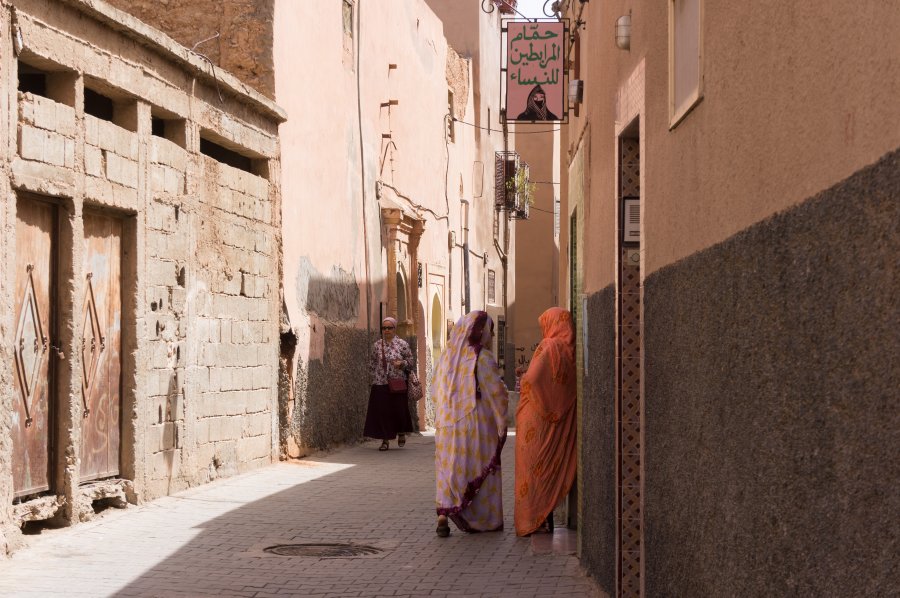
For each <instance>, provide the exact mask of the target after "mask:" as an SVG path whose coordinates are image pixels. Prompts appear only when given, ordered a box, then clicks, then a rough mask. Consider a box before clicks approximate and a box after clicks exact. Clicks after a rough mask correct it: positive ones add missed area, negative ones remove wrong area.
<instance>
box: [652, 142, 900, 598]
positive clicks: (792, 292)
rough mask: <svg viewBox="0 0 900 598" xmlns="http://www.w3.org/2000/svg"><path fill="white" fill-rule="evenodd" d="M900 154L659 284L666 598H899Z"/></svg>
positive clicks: (655, 301)
mask: <svg viewBox="0 0 900 598" xmlns="http://www.w3.org/2000/svg"><path fill="white" fill-rule="evenodd" d="M898 190H900V151H894V152H893V153H891V154H888V155H886V156H885V157H884V158H883V159H881V160H880V161H879V162H877V163H876V164H874V165H872V166H870V167H867V168H865V169H863V170H861V171H859V172H857V173H856V174H854V175H853V176H852V177H850V178H849V179H847V180H845V181H844V182H841V183H839V184H837V185H835V186H833V187H832V188H830V189H828V190H826V191H824V192H822V193H820V194H819V195H817V196H815V197H813V198H811V199H809V200H807V201H805V202H803V203H802V204H800V205H799V206H797V207H795V208H792V209H790V210H788V211H786V212H783V213H781V214H777V215H775V216H773V217H771V218H769V219H767V220H765V221H763V222H761V223H759V224H757V225H755V226H753V227H751V228H749V229H746V230H745V231H743V232H741V233H739V234H738V235H736V236H734V237H732V238H730V239H728V240H727V241H725V242H723V243H720V244H718V245H715V246H713V247H711V248H709V249H706V250H704V251H702V252H700V253H697V254H694V255H693V256H691V257H689V258H687V259H684V260H681V261H679V262H677V263H675V264H673V265H671V266H668V267H665V268H663V269H661V270H659V271H658V272H655V273H653V274H652V275H650V276H649V277H648V278H647V280H646V281H645V299H646V302H645V320H644V321H645V328H644V330H645V343H646V344H645V349H646V353H645V355H646V369H645V373H646V378H645V384H646V387H645V389H646V430H647V432H646V438H647V443H646V449H645V451H646V452H645V457H646V460H645V463H646V465H645V467H646V469H645V473H646V480H647V481H646V485H645V492H646V494H645V498H644V501H645V522H646V529H645V538H646V548H645V551H646V552H645V555H646V561H645V562H646V589H647V594H648V595H650V596H658V595H670V596H723V595H738V596H787V595H799V596H886V595H890V594H892V593H894V592H895V591H896V588H897V587H898V578H897V568H896V566H895V560H896V559H895V555H896V554H897V553H898V551H900V540H898V538H900V525H898V519H897V513H898V512H900V494H898V493H897V490H896V483H897V480H898V479H900V468H898V465H897V463H898V461H897V458H896V455H897V453H898V451H900V432H898V431H900V418H898V410H897V398H898V394H897V389H898V388H900V369H898V366H897V355H898V352H900V335H898V333H897V331H898V330H900V311H898V308H897V297H898V296H900V279H898V276H897V256H898V255H900V228H898V223H900V191H898Z"/></svg>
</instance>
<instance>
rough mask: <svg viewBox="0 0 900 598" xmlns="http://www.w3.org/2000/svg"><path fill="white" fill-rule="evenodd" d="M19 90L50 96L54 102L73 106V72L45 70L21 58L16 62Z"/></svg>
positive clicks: (74, 76) (74, 77)
mask: <svg viewBox="0 0 900 598" xmlns="http://www.w3.org/2000/svg"><path fill="white" fill-rule="evenodd" d="M18 76H19V82H18V87H19V91H21V92H22V93H31V94H34V95H38V96H42V97H45V98H50V99H51V100H53V101H54V102H58V103H60V104H65V105H66V106H70V107H73V108H74V107H75V79H76V75H75V73H72V72H68V71H62V70H59V71H47V70H44V69H42V68H39V67H36V66H31V65H30V64H27V63H25V62H22V61H21V60H20V61H19V63H18Z"/></svg>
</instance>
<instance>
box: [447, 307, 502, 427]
mask: <svg viewBox="0 0 900 598" xmlns="http://www.w3.org/2000/svg"><path fill="white" fill-rule="evenodd" d="M493 327H494V322H493V320H491V318H490V316H488V315H487V312H484V311H472V312H469V313H467V314H466V315H464V316H463V317H462V318H460V319H459V321H458V322H457V323H456V326H454V327H453V331H452V332H451V333H450V341H449V342H448V343H447V348H446V349H444V353H443V354H442V355H441V358H440V361H438V364H437V367H436V368H435V372H434V382H433V384H434V393H435V395H434V396H435V403H436V414H435V426H436V427H438V428H441V427H445V426H449V425H452V424H455V423H456V422H458V421H459V420H461V419H462V418H464V417H465V416H466V415H468V414H469V413H471V412H472V410H473V409H475V405H476V401H477V400H478V398H479V397H478V395H479V394H480V393H479V389H478V381H477V379H476V367H477V365H478V356H479V354H480V353H481V351H482V349H483V348H484V346H485V345H486V344H487V342H488V340H489V339H490V334H491V330H493Z"/></svg>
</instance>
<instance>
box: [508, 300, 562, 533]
mask: <svg viewBox="0 0 900 598" xmlns="http://www.w3.org/2000/svg"><path fill="white" fill-rule="evenodd" d="M538 322H540V325H541V332H542V333H543V335H544V339H543V340H542V341H541V342H540V344H539V345H538V347H537V349H536V350H535V352H534V356H533V357H532V358H531V364H530V365H529V366H528V371H527V372H525V375H524V376H522V392H521V395H520V397H519V406H518V408H517V410H516V435H517V439H516V478H515V486H516V512H515V517H514V519H515V523H516V533H517V534H518V535H520V536H523V535H527V534H530V533H532V532H533V531H534V530H536V529H537V528H538V527H539V526H540V525H541V523H543V521H544V520H545V519H546V518H547V515H548V514H549V513H550V512H551V511H553V508H554V506H556V505H557V504H558V503H559V501H560V500H561V499H562V498H563V497H564V496H565V495H566V494H568V492H569V489H570V488H571V487H572V483H573V480H574V479H575V471H576V469H577V450H576V444H577V441H576V438H577V428H576V420H577V412H576V409H575V405H576V401H577V399H576V395H577V388H576V372H575V331H574V329H573V326H572V315H571V314H570V313H569V312H568V311H566V310H564V309H560V308H558V307H551V308H550V309H548V310H547V311H545V312H544V313H542V314H541V317H540V318H538Z"/></svg>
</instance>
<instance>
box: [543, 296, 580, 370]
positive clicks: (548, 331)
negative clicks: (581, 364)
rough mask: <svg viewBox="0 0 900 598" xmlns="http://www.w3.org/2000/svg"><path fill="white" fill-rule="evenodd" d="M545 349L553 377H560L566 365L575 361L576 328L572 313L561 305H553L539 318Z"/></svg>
mask: <svg viewBox="0 0 900 598" xmlns="http://www.w3.org/2000/svg"><path fill="white" fill-rule="evenodd" d="M538 323H539V324H540V325H541V334H542V335H543V336H544V340H543V341H542V342H541V346H542V347H543V350H544V351H546V352H547V353H548V356H547V357H549V358H550V367H551V370H552V372H553V377H554V378H558V377H559V376H560V372H561V371H562V368H563V366H564V365H566V366H568V364H574V363H575V330H574V329H573V327H572V314H570V313H569V312H568V310H565V309H562V308H561V307H551V308H550V309H548V310H547V311H545V312H544V313H542V314H541V317H539V318H538Z"/></svg>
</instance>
